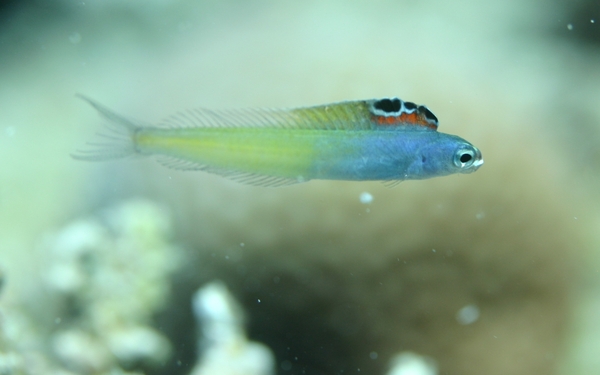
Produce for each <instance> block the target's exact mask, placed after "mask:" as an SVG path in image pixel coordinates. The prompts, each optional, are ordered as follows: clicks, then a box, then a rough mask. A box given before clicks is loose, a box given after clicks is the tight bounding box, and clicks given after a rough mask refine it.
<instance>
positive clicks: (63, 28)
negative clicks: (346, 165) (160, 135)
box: [0, 0, 600, 375]
mask: <svg viewBox="0 0 600 375" xmlns="http://www.w3.org/2000/svg"><path fill="white" fill-rule="evenodd" d="M76 93H81V94H84V95H87V96H89V97H91V98H94V99H95V100H97V101H99V102H100V103H103V104H104V105H106V106H107V107H109V108H111V109H113V110H115V111H116V112H117V113H120V114H123V115H125V116H127V117H131V118H135V119H138V120H140V121H144V122H147V123H157V122H159V121H160V120H161V119H163V118H165V117H167V116H169V115H172V114H173V113H176V112H177V111H179V110H183V109H187V108H195V107H206V108H214V109H229V108H257V107H273V108H277V107H297V106H309V105H317V104H324V103H329V102H335V101H341V100H356V99H368V98H383V97H388V96H398V97H400V98H402V99H404V100H407V101H413V102H416V103H419V104H425V105H427V106H428V107H429V108H430V109H431V110H432V112H433V113H435V115H436V116H437V117H438V118H439V120H440V131H442V132H447V133H451V134H458V135H460V136H461V137H464V138H465V139H467V140H469V141H471V142H472V143H473V144H475V145H477V146H478V147H479V148H480V149H481V151H482V153H483V156H484V158H485V165H483V166H482V168H481V169H480V170H478V171H477V172H476V173H473V174H470V175H453V176H448V177H443V178H438V179H432V180H425V181H406V182H403V183H401V184H400V185H399V186H397V187H395V188H387V187H385V186H383V185H382V184H381V183H378V182H364V183H361V182H343V181H311V182H308V183H304V184H298V185H294V186H290V187H284V188H265V187H253V186H247V185H243V184H240V183H237V182H234V181H231V180H228V179H226V178H223V177H220V176H216V175H211V174H208V173H204V172H181V171H176V170H171V169H167V168H164V167H162V166H160V165H158V164H157V163H156V162H155V161H154V160H152V159H151V158H150V159H140V160H133V159H130V160H117V161H112V162H106V163H86V162H80V161H75V160H73V159H72V158H71V157H70V154H71V153H73V152H74V151H76V150H77V149H78V148H80V147H81V146H82V145H83V144H85V142H86V141H87V140H88V139H90V137H92V136H93V134H94V133H95V132H97V131H98V130H99V129H100V128H101V124H102V120H101V118H100V117H99V116H98V114H97V113H96V111H95V110H93V108H91V107H90V106H89V105H87V104H86V103H84V102H83V101H82V100H80V99H78V98H76V97H75V94H76ZM599 103H600V6H599V5H598V3H597V2H595V1H590V0H577V1H566V0H547V1H541V0H508V1H503V2H491V1H477V0H456V1H452V2H448V1H444V0H427V1H405V0H400V1H392V0H376V1H341V0H328V1H316V0H308V1H302V2H294V1H268V0H264V1H261V0H249V1H239V0H238V1H234V0H221V1H216V0H210V1H192V0H180V1H177V0H145V1H142V0H137V1H133V0H132V1H117V0H104V1H99V0H96V1H94V0H90V1H74V0H73V1H71V0H55V1H51V2H49V1H42V0H25V1H3V2H1V3H0V161H1V166H0V374H1V375H7V374H8V375H13V374H14V375H17V374H19V375H20V374H57V375H58V374H60V375H67V374H149V375H154V374H156V375H158V374H174V375H178V374H194V375H199V374H203V375H208V374H211V375H212V374H220V375H228V374H231V375H233V374H247V375H251V374H256V375H262V374H309V375H317V374H318V375H320V374H355V373H357V374H358V373H361V374H373V375H377V374H390V375H408V374H412V375H433V374H440V375H441V374H446V375H454V374H464V375H470V374H473V375H475V374H488V375H494V374H595V373H600V356H598V353H599V352H600V323H599V322H600V248H599V246H600V231H599V229H600V190H599V189H598V186H599V183H600V152H599V151H598V150H599V149H600V148H599V147H598V144H599V143H600V105H599Z"/></svg>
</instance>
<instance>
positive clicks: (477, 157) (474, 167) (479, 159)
mask: <svg viewBox="0 0 600 375" xmlns="http://www.w3.org/2000/svg"><path fill="white" fill-rule="evenodd" d="M475 150H477V154H476V155H475V161H474V162H473V164H472V165H471V168H472V171H473V172H475V171H476V170H478V169H479V167H481V166H482V165H483V156H482V155H481V151H479V149H478V148H475Z"/></svg>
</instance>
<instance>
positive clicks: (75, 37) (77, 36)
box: [69, 32, 81, 44]
mask: <svg viewBox="0 0 600 375" xmlns="http://www.w3.org/2000/svg"><path fill="white" fill-rule="evenodd" d="M69 42H71V43H73V44H79V42H81V34H79V33H78V32H74V33H73V34H71V35H69Z"/></svg>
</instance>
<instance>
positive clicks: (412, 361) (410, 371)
mask: <svg viewBox="0 0 600 375" xmlns="http://www.w3.org/2000/svg"><path fill="white" fill-rule="evenodd" d="M437 374H438V370H437V365H436V363H435V361H434V360H433V359H431V358H429V357H424V356H420V355H418V354H415V353H411V352H403V353H400V354H399V355H397V356H395V357H394V358H392V360H391V361H390V371H389V372H388V373H387V375H437Z"/></svg>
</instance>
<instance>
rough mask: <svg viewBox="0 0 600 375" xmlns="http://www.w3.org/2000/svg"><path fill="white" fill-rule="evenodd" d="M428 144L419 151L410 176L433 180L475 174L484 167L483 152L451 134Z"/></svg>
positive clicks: (443, 135)
mask: <svg viewBox="0 0 600 375" xmlns="http://www.w3.org/2000/svg"><path fill="white" fill-rule="evenodd" d="M438 134H439V137H436V138H435V139H432V140H431V142H427V143H426V144H425V145H423V147H421V148H420V149H419V151H418V152H417V155H415V156H416V157H415V160H414V161H413V163H412V165H411V166H410V168H409V171H408V173H407V175H408V176H413V177H414V178H431V177H438V176H447V175H450V174H455V173H473V172H475V171H476V170H477V169H479V167H481V166H482V165H483V156H482V155H481V151H480V150H479V149H478V148H477V147H475V146H473V145H472V144H471V143H469V142H468V141H466V140H464V139H462V138H460V137H457V136H454V135H449V134H443V133H438Z"/></svg>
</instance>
